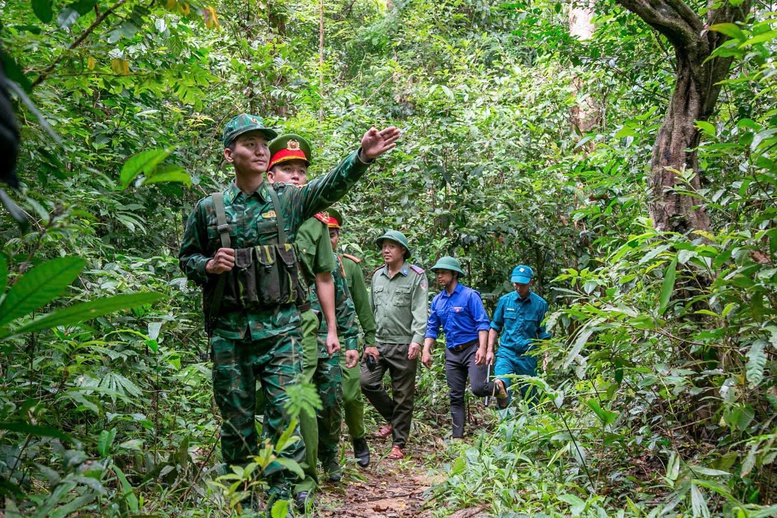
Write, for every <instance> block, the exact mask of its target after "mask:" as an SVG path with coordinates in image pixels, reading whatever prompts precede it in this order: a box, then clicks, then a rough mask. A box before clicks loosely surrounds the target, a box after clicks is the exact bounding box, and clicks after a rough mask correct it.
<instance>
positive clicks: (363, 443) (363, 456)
mask: <svg viewBox="0 0 777 518" xmlns="http://www.w3.org/2000/svg"><path fill="white" fill-rule="evenodd" d="M353 456H354V457H356V464H358V465H359V467H361V468H366V467H367V466H369V465H370V447H369V446H367V439H365V438H364V437H360V438H359V439H354V440H353Z"/></svg>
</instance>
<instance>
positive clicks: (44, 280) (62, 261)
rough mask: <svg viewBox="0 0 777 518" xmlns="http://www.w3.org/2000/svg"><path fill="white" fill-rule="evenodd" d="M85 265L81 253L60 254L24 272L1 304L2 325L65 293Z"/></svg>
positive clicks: (0, 320) (0, 323) (0, 324)
mask: <svg viewBox="0 0 777 518" xmlns="http://www.w3.org/2000/svg"><path fill="white" fill-rule="evenodd" d="M85 266H86V261H84V260H83V259H81V258H80V257H58V258H57V259H52V260H50V261H46V262H45V263H43V264H39V265H38V266H36V267H34V268H32V269H31V270H30V271H28V272H27V273H25V274H24V275H22V276H21V277H20V278H19V280H18V281H16V284H14V285H13V287H12V288H11V289H10V291H9V292H8V295H7V296H6V297H5V299H4V300H3V303H2V304H0V326H3V325H5V324H7V323H8V322H11V321H12V320H13V319H15V318H17V317H20V316H22V315H27V314H29V313H31V312H33V311H35V310H36V309H38V308H39V307H41V306H43V305H45V304H47V303H49V302H51V301H52V300H54V299H55V298H57V297H59V296H60V295H62V293H64V292H65V290H66V289H67V287H68V286H69V285H70V283H72V282H73V281H74V280H75V279H76V278H77V277H78V274H79V273H81V270H83V269H84V267H85Z"/></svg>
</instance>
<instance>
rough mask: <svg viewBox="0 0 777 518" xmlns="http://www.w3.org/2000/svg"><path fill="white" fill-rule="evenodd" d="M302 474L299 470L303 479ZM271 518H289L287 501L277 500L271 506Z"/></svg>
mask: <svg viewBox="0 0 777 518" xmlns="http://www.w3.org/2000/svg"><path fill="white" fill-rule="evenodd" d="M304 476H305V475H304V473H302V471H301V470H300V477H304ZM271 515H272V518H286V517H287V516H289V501H288V500H278V501H276V502H275V503H274V504H273V506H272V513H271Z"/></svg>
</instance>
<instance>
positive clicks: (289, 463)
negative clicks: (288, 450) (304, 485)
mask: <svg viewBox="0 0 777 518" xmlns="http://www.w3.org/2000/svg"><path fill="white" fill-rule="evenodd" d="M273 462H274V463H275V462H277V463H278V464H280V465H282V466H283V467H284V468H286V469H287V470H289V471H291V472H293V473H295V474H296V475H298V476H299V478H305V473H304V472H303V471H302V468H301V467H300V465H299V464H298V463H297V461H295V460H294V459H288V458H286V457H276V458H274V459H273Z"/></svg>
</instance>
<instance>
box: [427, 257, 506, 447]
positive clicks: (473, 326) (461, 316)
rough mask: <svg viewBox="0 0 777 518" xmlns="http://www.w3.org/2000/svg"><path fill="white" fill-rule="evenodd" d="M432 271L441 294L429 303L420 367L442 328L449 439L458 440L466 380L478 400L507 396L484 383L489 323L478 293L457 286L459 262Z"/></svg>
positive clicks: (449, 261) (443, 262)
mask: <svg viewBox="0 0 777 518" xmlns="http://www.w3.org/2000/svg"><path fill="white" fill-rule="evenodd" d="M432 271H433V272H434V274H435V276H436V277H437V283H438V284H439V285H440V288H442V291H441V292H440V293H438V294H437V295H436V296H435V297H434V299H432V305H431V309H430V311H429V320H428V321H427V323H426V335H425V336H424V350H423V353H422V355H421V363H423V364H424V365H426V366H427V367H431V366H432V347H434V344H435V342H436V341H437V337H438V335H439V334H440V327H442V330H443V331H444V332H445V377H446V379H447V380H448V388H449V389H450V400H451V419H452V421H453V438H454V439H462V438H463V437H464V421H465V412H464V389H465V388H466V385H467V376H468V375H469V381H470V384H471V386H472V393H473V394H475V395H476V396H478V397H485V396H489V395H491V394H493V393H494V392H496V391H499V392H500V396H501V398H502V399H503V400H505V401H506V400H507V393H506V392H505V390H504V386H499V384H498V383H497V387H498V388H497V389H496V390H495V388H494V383H493V382H487V381H486V377H487V376H488V368H489V367H488V365H486V354H487V341H488V330H489V321H488V315H487V314H486V308H484V307H483V301H482V300H481V299H480V293H478V292H477V291H475V290H473V289H472V288H468V287H466V286H464V285H463V284H461V283H460V282H459V279H460V278H461V277H464V276H465V274H464V270H462V269H461V266H460V265H459V261H458V260H456V259H455V258H453V257H450V256H445V257H442V258H440V260H439V261H437V263H436V264H435V265H434V266H432Z"/></svg>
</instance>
